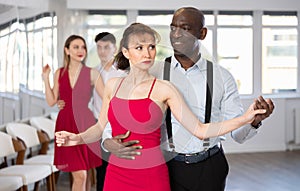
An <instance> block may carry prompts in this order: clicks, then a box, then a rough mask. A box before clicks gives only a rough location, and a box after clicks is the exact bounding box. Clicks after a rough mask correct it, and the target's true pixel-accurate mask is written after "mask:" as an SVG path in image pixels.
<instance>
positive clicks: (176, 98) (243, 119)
mask: <svg viewBox="0 0 300 191" xmlns="http://www.w3.org/2000/svg"><path fill="white" fill-rule="evenodd" d="M162 84H164V85H163V86H165V87H160V90H161V91H162V92H164V93H163V95H164V96H165V100H166V104H167V105H168V106H169V107H170V108H171V111H172V114H173V115H174V117H175V118H176V119H177V120H178V121H179V122H180V123H181V124H182V125H183V126H184V127H185V128H186V129H187V130H189V131H190V132H191V133H192V134H193V135H195V136H196V137H198V138H199V139H205V138H209V137H216V136H220V135H224V134H226V133H228V132H231V131H233V130H235V129H237V128H239V127H241V126H243V125H245V124H248V123H251V122H252V121H253V120H254V118H255V115H256V114H262V113H264V112H265V110H262V109H257V110H255V108H254V106H253V105H251V106H250V107H249V109H248V110H247V111H246V112H245V113H244V115H242V116H240V117H237V118H234V119H231V120H226V121H222V122H218V123H207V124H203V123H201V122H200V121H199V120H198V119H197V118H196V116H195V115H194V114H193V113H192V112H191V110H190V109H189V108H188V106H187V104H186V103H185V101H184V99H183V98H182V96H181V94H180V93H179V92H178V90H177V89H176V88H175V87H174V86H173V85H172V84H171V83H169V82H166V81H163V83H162Z"/></svg>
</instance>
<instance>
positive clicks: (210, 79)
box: [163, 57, 213, 149]
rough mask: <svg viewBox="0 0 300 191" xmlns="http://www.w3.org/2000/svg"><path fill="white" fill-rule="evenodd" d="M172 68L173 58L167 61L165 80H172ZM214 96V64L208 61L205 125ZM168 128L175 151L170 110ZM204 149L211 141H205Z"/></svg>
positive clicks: (168, 111)
mask: <svg viewBox="0 0 300 191" xmlns="http://www.w3.org/2000/svg"><path fill="white" fill-rule="evenodd" d="M170 66H171V57H168V58H166V59H165V64H164V74H163V79H164V80H168V81H169V80H170ZM212 96H213V64H212V62H210V61H208V60H207V83H206V105H205V123H209V122H210V117H211V106H212ZM166 126H167V134H168V139H169V144H170V148H171V149H174V148H175V147H174V143H173V138H172V123H171V111H170V108H168V109H167V112H166ZM203 146H204V147H208V146H209V139H205V140H204V142H203Z"/></svg>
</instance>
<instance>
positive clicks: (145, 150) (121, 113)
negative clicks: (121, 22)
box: [56, 23, 265, 191]
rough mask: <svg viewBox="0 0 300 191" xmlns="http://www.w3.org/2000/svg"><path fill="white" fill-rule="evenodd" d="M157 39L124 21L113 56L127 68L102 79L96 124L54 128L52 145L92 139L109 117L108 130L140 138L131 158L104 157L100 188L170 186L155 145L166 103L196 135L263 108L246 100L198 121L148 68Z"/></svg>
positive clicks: (140, 190) (226, 128) (148, 190)
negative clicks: (240, 110)
mask: <svg viewBox="0 0 300 191" xmlns="http://www.w3.org/2000/svg"><path fill="white" fill-rule="evenodd" d="M178 30H179V29H178ZM158 39H159V36H158V34H157V33H156V32H155V31H154V30H153V29H151V28H150V27H148V26H146V25H143V24H141V23H134V24H132V25H130V26H129V27H128V28H127V29H126V30H125V31H124V34H123V39H122V40H121V45H120V48H121V51H120V53H119V54H118V55H117V57H116V61H117V63H118V66H119V68H126V67H129V66H130V72H129V74H128V76H126V77H124V78H113V79H111V80H109V81H108V82H107V83H106V86H105V91H104V96H103V104H102V109H101V113H100V116H99V120H98V122H97V124H95V125H94V126H92V127H90V128H89V129H88V130H87V131H85V132H84V133H80V134H74V133H69V132H66V131H61V132H57V133H56V143H57V145H58V146H62V145H63V146H71V145H77V144H82V143H84V142H93V141H96V140H99V139H100V138H101V134H102V131H103V129H104V127H105V125H106V124H107V122H108V121H109V122H110V123H111V127H112V133H113V135H118V134H125V133H126V132H127V131H130V135H129V137H128V138H127V140H140V142H139V145H141V146H142V149H141V150H140V151H141V155H139V156H136V157H135V158H134V160H127V159H122V158H118V157H117V156H114V155H112V156H111V157H110V160H109V165H108V167H107V173H106V177H105V183H104V190H105V191H117V190H124V191H153V190H155V191H170V185H169V175H168V170H167V166H166V164H165V160H164V157H163V155H162V152H161V150H160V138H161V137H160V136H161V135H160V126H161V125H162V123H163V119H164V113H165V111H166V109H167V108H168V107H170V109H171V111H172V114H173V115H174V116H175V117H176V119H177V120H178V121H179V122H180V123H182V125H183V126H184V127H185V128H186V129H187V130H189V131H190V132H192V133H193V134H194V135H195V136H197V137H198V138H200V139H204V138H207V137H213V136H218V135H222V134H226V133H228V132H230V131H232V130H234V129H237V128H238V127H241V126H242V125H244V124H246V123H251V122H252V121H253V120H254V117H255V115H256V114H259V113H264V112H265V110H255V109H254V107H253V105H251V106H250V107H249V109H248V111H247V112H246V113H245V114H244V115H243V116H241V117H237V118H235V119H232V120H227V121H223V122H221V123H208V124H203V123H201V122H200V121H199V120H198V119H197V118H196V117H195V115H193V113H192V112H191V111H190V110H189V108H188V106H187V105H186V103H185V102H184V99H183V98H182V96H181V95H180V93H179V92H178V91H177V90H176V88H175V87H174V86H173V85H172V84H171V83H170V82H168V81H164V80H158V79H156V78H155V77H154V76H152V75H150V74H149V72H148V70H149V68H150V67H151V66H152V65H153V64H154V60H155V55H156V44H157V40H158ZM209 126H210V127H209ZM208 128H209V131H208ZM127 140H126V141H127Z"/></svg>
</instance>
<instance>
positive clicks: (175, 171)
mask: <svg viewBox="0 0 300 191" xmlns="http://www.w3.org/2000/svg"><path fill="white" fill-rule="evenodd" d="M168 167H169V174H170V181H171V190H172V191H201V190H203V191H224V189H225V183H226V177H227V175H228V171H229V166H228V163H227V160H226V158H225V155H224V153H223V151H220V152H218V153H217V154H215V155H213V156H211V157H210V158H208V159H206V160H204V161H201V162H198V163H192V164H187V163H185V162H181V161H180V162H179V161H175V160H174V159H173V160H170V161H169V162H168ZM179 182H180V183H179Z"/></svg>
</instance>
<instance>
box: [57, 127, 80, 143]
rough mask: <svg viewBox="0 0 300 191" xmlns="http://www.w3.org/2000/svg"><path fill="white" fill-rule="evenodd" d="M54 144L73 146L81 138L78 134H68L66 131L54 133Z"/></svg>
mask: <svg viewBox="0 0 300 191" xmlns="http://www.w3.org/2000/svg"><path fill="white" fill-rule="evenodd" d="M55 137H56V144H57V146H58V147H60V146H74V145H78V144H80V142H81V137H80V135H79V134H75V133H70V132H67V131H58V132H56V133H55Z"/></svg>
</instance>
